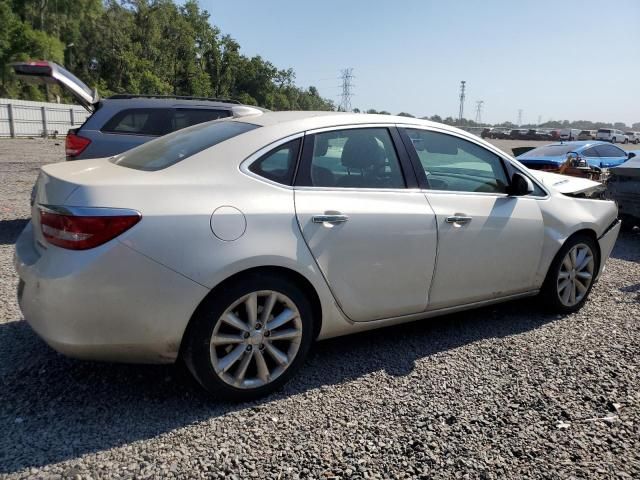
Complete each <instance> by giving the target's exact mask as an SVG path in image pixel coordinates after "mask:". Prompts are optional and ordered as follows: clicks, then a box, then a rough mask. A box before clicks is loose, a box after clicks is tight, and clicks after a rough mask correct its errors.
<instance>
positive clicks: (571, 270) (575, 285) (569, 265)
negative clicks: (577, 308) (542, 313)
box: [557, 243, 595, 307]
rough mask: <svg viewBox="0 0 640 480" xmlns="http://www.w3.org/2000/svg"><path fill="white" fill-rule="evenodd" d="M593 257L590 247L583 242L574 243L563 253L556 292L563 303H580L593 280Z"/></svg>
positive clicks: (568, 305) (571, 305)
mask: <svg viewBox="0 0 640 480" xmlns="http://www.w3.org/2000/svg"><path fill="white" fill-rule="evenodd" d="M594 269H595V259H594V255H593V252H592V251H591V248H590V247H589V246H588V245H585V244H584V243H578V244H577V245H574V246H573V248H571V250H569V252H567V254H566V255H565V257H564V259H563V260H562V263H561V264H560V270H559V272H558V280H557V292H558V298H559V299H560V301H561V302H562V304H563V305H565V306H567V307H573V306H574V305H577V304H578V303H580V302H581V301H582V300H583V299H584V297H585V295H586V294H587V292H588V291H589V287H590V286H591V283H592V282H593V275H594Z"/></svg>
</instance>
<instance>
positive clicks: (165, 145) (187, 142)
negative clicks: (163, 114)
mask: <svg viewBox="0 0 640 480" xmlns="http://www.w3.org/2000/svg"><path fill="white" fill-rule="evenodd" d="M255 128H258V126H257V125H253V124H251V123H244V122H230V121H224V120H221V121H220V122H215V123H201V124H199V125H194V126H193V127H189V128H185V129H184V130H178V131H177V132H173V133H170V134H168V135H165V136H163V137H160V138H156V139H155V140H151V141H150V142H147V143H143V144H142V145H140V146H138V147H136V148H133V149H131V150H128V151H126V152H124V153H122V154H120V155H118V156H117V157H115V158H114V159H113V160H112V162H113V163H115V164H116V165H120V166H122V167H128V168H133V169H136V170H145V171H155V170H162V169H163V168H167V167H169V166H171V165H173V164H175V163H178V162H181V161H182V160H184V159H185V158H188V157H190V156H191V155H195V154H196V153H198V152H201V151H202V150H205V149H207V148H210V147H213V146H214V145H217V144H218V143H222V142H224V141H225V140H229V139H230V138H233V137H236V136H238V135H242V134H243V133H246V132H249V131H250V130H253V129H255Z"/></svg>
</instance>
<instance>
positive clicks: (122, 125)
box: [101, 108, 171, 136]
mask: <svg viewBox="0 0 640 480" xmlns="http://www.w3.org/2000/svg"><path fill="white" fill-rule="evenodd" d="M170 112H171V109H168V108H131V109H128V110H122V111H120V112H118V113H116V114H115V115H114V116H113V117H111V119H110V120H109V121H108V122H107V123H105V124H104V126H103V127H102V129H101V130H102V131H103V132H107V133H121V134H127V135H146V136H157V135H164V134H165V133H169V121H170Z"/></svg>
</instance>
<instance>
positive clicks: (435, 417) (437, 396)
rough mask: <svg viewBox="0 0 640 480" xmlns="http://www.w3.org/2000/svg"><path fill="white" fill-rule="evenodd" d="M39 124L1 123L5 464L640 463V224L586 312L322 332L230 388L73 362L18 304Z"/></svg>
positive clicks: (291, 468) (562, 469)
mask: <svg viewBox="0 0 640 480" xmlns="http://www.w3.org/2000/svg"><path fill="white" fill-rule="evenodd" d="M62 148H63V147H62V146H60V145H55V144H54V142H52V141H45V140H20V141H10V140H0V282H1V283H0V432H1V434H0V477H6V478H26V477H33V478H85V479H88V478H160V477H162V478H165V477H167V478H195V477H207V478H222V477H230V478H234V476H235V478H324V477H335V478H409V477H420V478H442V479H449V478H590V479H591V478H620V479H630V478H640V391H639V389H638V386H639V385H640V346H639V343H640V342H639V340H640V323H639V322H638V317H639V315H638V313H639V312H640V308H639V305H640V263H639V262H640V234H638V233H633V234H627V235H624V236H621V237H620V239H619V241H618V243H617V245H616V248H615V250H614V252H613V257H612V258H611V260H610V261H609V263H608V265H607V271H606V273H605V275H604V276H603V278H602V279H601V280H600V282H599V283H598V285H597V286H596V287H595V288H594V290H593V292H592V295H591V298H590V300H589V301H588V302H587V304H586V305H585V307H584V308H583V309H582V310H581V311H580V312H579V313H577V314H574V315H570V316H555V315H548V314H543V313H541V312H540V311H538V310H537V309H536V305H535V301H520V302H513V303H509V304H504V305H501V306H497V307H492V308H485V309H482V310H477V311H472V312H465V313H461V314H456V315H451V316H447V317H442V318H439V319H433V320H429V321H424V322H417V323H413V324H409V325H404V326H400V327H394V328H392V329H385V330H379V331H376V332H369V333H366V334H361V335H356V336H351V337H345V338H340V339H335V340H330V341H326V342H321V343H319V344H317V345H316V346H315V347H314V350H313V352H312V355H311V356H310V358H309V360H308V362H307V363H306V365H305V367H304V368H303V370H302V371H301V372H300V374H299V375H298V376H297V377H296V378H295V379H294V380H293V381H292V382H291V383H290V384H289V385H288V386H287V387H286V388H285V389H284V390H283V391H282V392H280V393H278V394H276V395H272V396H270V397H268V398H266V399H264V400H262V401H259V402H253V403H249V404H240V405H232V404H227V403H220V402H218V401H216V400H212V399H210V398H208V397H207V396H206V395H204V394H203V393H202V392H201V391H200V390H199V389H198V388H197V387H196V386H195V385H194V383H193V382H192V381H190V379H189V378H188V377H187V376H186V375H185V374H184V373H183V372H182V370H180V369H179V368H177V367H173V366H131V365H113V364H101V363H92V362H81V361H76V360H71V359H67V358H64V357H62V356H60V355H58V354H56V353H55V352H53V351H52V350H51V349H49V348H48V347H47V346H46V345H45V344H44V343H43V342H42V341H41V340H40V339H39V338H38V337H36V336H35V334H34V333H33V332H32V331H31V330H30V329H29V327H28V326H27V325H26V323H25V322H24V321H23V320H22V319H21V314H20V312H19V310H18V307H17V304H16V301H15V285H16V281H17V279H16V276H15V274H14V272H13V267H12V264H11V257H12V252H13V243H14V241H15V238H16V236H17V234H18V232H19V230H20V229H21V228H22V226H23V225H24V223H25V221H26V218H27V217H28V215H29V212H28V197H29V191H30V189H31V185H32V184H33V181H34V179H35V177H36V174H37V169H38V167H39V166H40V165H42V164H43V163H46V162H50V161H55V160H58V159H60V158H61V156H62Z"/></svg>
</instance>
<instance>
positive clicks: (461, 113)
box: [458, 80, 467, 123]
mask: <svg viewBox="0 0 640 480" xmlns="http://www.w3.org/2000/svg"><path fill="white" fill-rule="evenodd" d="M466 83H467V82H465V81H464V80H462V81H461V82H460V113H458V121H459V122H460V123H461V122H462V115H463V114H464V89H465V84H466Z"/></svg>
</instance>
